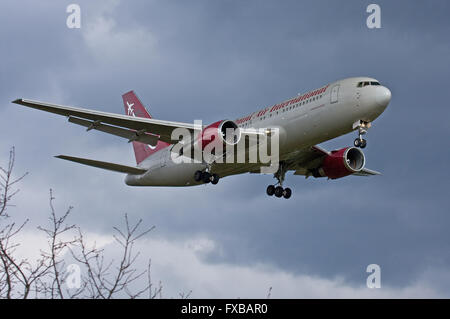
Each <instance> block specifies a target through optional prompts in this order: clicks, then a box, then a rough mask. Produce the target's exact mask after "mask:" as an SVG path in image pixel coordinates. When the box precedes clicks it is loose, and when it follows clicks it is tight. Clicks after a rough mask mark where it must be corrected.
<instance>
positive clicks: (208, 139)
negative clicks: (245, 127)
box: [199, 120, 241, 150]
mask: <svg viewBox="0 0 450 319" xmlns="http://www.w3.org/2000/svg"><path fill="white" fill-rule="evenodd" d="M199 138H200V139H201V143H200V144H201V147H202V150H204V149H205V147H206V146H207V145H209V144H211V143H213V142H214V143H219V142H220V143H222V144H223V145H224V146H225V145H227V144H228V145H236V144H237V143H239V141H240V139H241V130H240V129H239V127H238V125H237V124H236V123H235V122H233V121H230V120H223V121H217V122H215V123H213V124H210V125H208V126H207V127H205V128H204V129H203V131H202V132H201V133H200V135H199Z"/></svg>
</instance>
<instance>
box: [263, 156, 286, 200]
mask: <svg viewBox="0 0 450 319" xmlns="http://www.w3.org/2000/svg"><path fill="white" fill-rule="evenodd" d="M285 175H286V170H285V167H284V163H280V166H279V168H278V171H277V172H276V173H275V174H274V177H275V178H276V179H277V180H278V183H277V184H275V185H269V186H267V190H266V193H267V195H269V196H273V195H275V197H278V198H280V197H284V198H286V199H288V198H290V197H291V195H292V191H291V189H290V188H289V187H286V188H283V181H284V177H285ZM276 185H278V186H276Z"/></svg>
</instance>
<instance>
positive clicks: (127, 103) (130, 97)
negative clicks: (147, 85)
mask: <svg viewBox="0 0 450 319" xmlns="http://www.w3.org/2000/svg"><path fill="white" fill-rule="evenodd" d="M122 99H123V106H124V107H125V114H126V115H129V116H135V117H143V118H148V119H151V118H152V117H151V115H150V114H149V113H148V112H147V110H146V109H145V107H144V105H142V103H141V101H140V100H139V98H138V97H137V96H136V94H135V93H134V91H130V92H127V93H125V94H124V95H122ZM132 143H133V149H134V155H135V156H136V163H137V164H139V163H141V162H142V161H143V160H145V159H146V158H147V157H149V156H150V155H152V154H153V153H155V152H157V151H159V150H160V149H163V148H165V147H167V146H169V145H170V144H168V143H165V142H162V141H158V143H157V144H156V145H155V146H151V145H147V144H143V143H140V142H132Z"/></svg>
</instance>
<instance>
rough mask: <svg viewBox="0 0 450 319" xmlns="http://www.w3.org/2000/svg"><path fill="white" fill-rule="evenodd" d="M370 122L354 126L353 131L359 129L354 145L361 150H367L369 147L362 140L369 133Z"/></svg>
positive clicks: (358, 123)
mask: <svg viewBox="0 0 450 319" xmlns="http://www.w3.org/2000/svg"><path fill="white" fill-rule="evenodd" d="M370 126H371V124H370V122H364V121H357V122H355V123H354V124H353V129H355V128H357V129H358V137H357V138H355V141H354V142H353V145H355V147H359V148H365V147H366V146H367V141H366V140H365V139H363V138H362V136H363V135H364V134H366V133H367V130H368V129H369V128H370Z"/></svg>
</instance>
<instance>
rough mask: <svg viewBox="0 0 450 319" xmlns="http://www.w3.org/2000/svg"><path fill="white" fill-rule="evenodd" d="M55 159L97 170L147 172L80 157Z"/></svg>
mask: <svg viewBox="0 0 450 319" xmlns="http://www.w3.org/2000/svg"><path fill="white" fill-rule="evenodd" d="M55 157H56V158H60V159H64V160H67V161H71V162H75V163H80V164H84V165H88V166H93V167H97V168H102V169H106V170H109V171H114V172H119V173H126V174H134V175H140V174H143V173H145V172H147V170H146V169H143V168H139V167H133V166H127V165H121V164H115V163H109V162H102V161H96V160H91V159H87V158H81V157H73V156H66V155H58V156H55Z"/></svg>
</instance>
